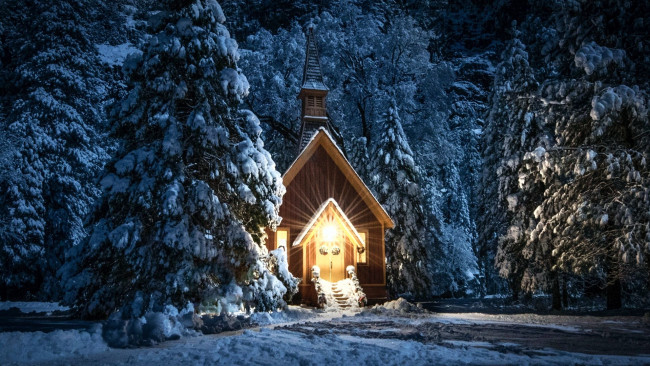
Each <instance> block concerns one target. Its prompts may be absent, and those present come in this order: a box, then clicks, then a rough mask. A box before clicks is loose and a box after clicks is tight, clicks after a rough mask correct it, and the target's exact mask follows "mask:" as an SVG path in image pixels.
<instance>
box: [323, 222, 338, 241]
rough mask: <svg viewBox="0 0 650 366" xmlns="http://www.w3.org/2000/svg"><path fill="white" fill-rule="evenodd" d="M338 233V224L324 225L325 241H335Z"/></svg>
mask: <svg viewBox="0 0 650 366" xmlns="http://www.w3.org/2000/svg"><path fill="white" fill-rule="evenodd" d="M336 234H337V233H336V226H334V225H331V224H330V225H325V226H324V227H323V241H326V242H330V241H335V240H336Z"/></svg>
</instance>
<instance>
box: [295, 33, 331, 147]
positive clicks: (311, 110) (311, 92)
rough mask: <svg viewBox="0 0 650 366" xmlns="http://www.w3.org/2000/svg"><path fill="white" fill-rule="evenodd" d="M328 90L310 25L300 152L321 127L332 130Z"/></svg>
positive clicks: (302, 92)
mask: <svg viewBox="0 0 650 366" xmlns="http://www.w3.org/2000/svg"><path fill="white" fill-rule="evenodd" d="M328 92H329V88H328V87H327V86H326V85H325V83H324V82H323V71H322V70H321V66H320V59H319V58H318V47H317V46H316V38H315V37H314V29H313V28H312V27H309V29H308V30H307V49H306V50H305V69H304V70H303V74H302V88H301V89H300V94H298V98H299V99H300V100H302V111H301V114H300V117H301V118H300V119H301V122H302V124H301V126H300V141H299V142H300V145H299V147H298V152H299V153H300V152H301V151H302V149H304V148H305V146H307V143H308V142H309V140H310V139H311V137H312V136H313V135H314V133H316V131H318V129H319V128H321V127H324V128H325V129H327V130H328V131H330V128H329V121H328V118H327V105H326V103H325V101H326V98H327V93H328ZM330 132H331V131H330Z"/></svg>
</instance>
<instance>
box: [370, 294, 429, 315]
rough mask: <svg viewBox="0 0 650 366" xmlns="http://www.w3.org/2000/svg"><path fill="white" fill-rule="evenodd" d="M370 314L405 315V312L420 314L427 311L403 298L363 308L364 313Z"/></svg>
mask: <svg viewBox="0 0 650 366" xmlns="http://www.w3.org/2000/svg"><path fill="white" fill-rule="evenodd" d="M365 312H368V313H372V314H391V315H406V314H421V313H427V311H426V310H425V309H422V308H419V307H417V306H416V305H414V304H412V303H410V302H408V301H407V300H405V299H404V298H401V297H400V298H399V299H397V300H393V301H388V302H385V303H383V304H381V305H375V306H373V307H371V308H369V309H366V310H364V313H365Z"/></svg>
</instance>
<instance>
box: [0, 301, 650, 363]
mask: <svg viewBox="0 0 650 366" xmlns="http://www.w3.org/2000/svg"><path fill="white" fill-rule="evenodd" d="M254 318H255V320H256V321H257V322H258V323H260V326H259V327H256V328H253V329H248V330H242V331H235V332H225V333H221V334H218V335H205V336H196V337H184V338H182V339H180V340H177V341H169V342H164V343H162V344H159V345H157V346H155V347H149V348H136V349H111V348H108V347H107V346H106V344H105V343H104V342H103V341H102V340H101V336H99V333H98V330H97V329H95V330H91V331H90V332H86V331H80V330H67V331H55V332H52V333H41V332H34V333H19V332H13V333H0V344H2V345H3V347H2V349H1V350H0V364H2V365H151V364H165V365H219V364H224V365H277V364H290V365H298V364H300V365H319V364H323V363H336V364H339V363H342V362H345V363H348V362H354V363H357V364H364V365H428V364H433V363H435V364H449V365H457V364H467V363H470V364H498V365H503V364H517V365H525V364H535V365H537V364H543V365H554V364H562V365H565V364H602V365H628V364H650V354H648V353H650V324H649V323H650V320H649V319H646V318H644V317H638V316H627V317H593V316H561V315H535V314H510V315H503V314H497V315H488V314H480V313H463V314H461V313H449V314H437V313H430V312H426V311H424V310H421V309H418V308H416V307H415V306H413V305H411V304H408V303H406V302H403V303H399V302H398V301H395V302H391V303H388V304H386V305H385V306H383V307H378V308H371V309H367V310H364V311H362V312H349V311H348V312H326V311H325V312H323V311H313V310H308V309H300V308H292V309H291V310H290V311H288V312H283V313H275V314H256V315H255V316H254ZM16 350H20V352H21V354H18V353H17V351H16Z"/></svg>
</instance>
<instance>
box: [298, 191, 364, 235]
mask: <svg viewBox="0 0 650 366" xmlns="http://www.w3.org/2000/svg"><path fill="white" fill-rule="evenodd" d="M328 207H332V208H333V209H334V211H335V212H336V213H337V214H338V216H339V217H340V218H341V220H342V221H343V222H344V223H345V225H346V226H347V229H348V230H349V231H350V234H351V235H352V237H353V238H354V239H355V240H356V241H357V242H358V243H360V244H361V245H364V246H365V243H364V242H363V239H361V235H359V232H358V231H357V229H356V228H355V227H354V225H352V222H351V221H350V219H348V216H347V215H346V214H345V212H343V210H342V209H341V206H339V204H338V203H337V202H336V200H335V199H334V198H331V197H330V198H328V199H327V200H325V202H323V203H322V204H321V205H320V207H319V208H318V210H316V213H315V214H314V215H313V216H312V217H311V219H310V220H309V222H308V223H307V225H305V226H304V227H303V229H302V231H301V232H300V234H298V237H296V240H294V241H293V244H292V245H293V246H297V245H300V243H302V241H303V240H304V239H305V237H306V236H307V234H309V232H310V231H311V229H312V228H313V227H314V225H316V223H317V222H318V220H319V219H320V218H321V216H323V213H324V212H325V210H326V209H327V208H328Z"/></svg>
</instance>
